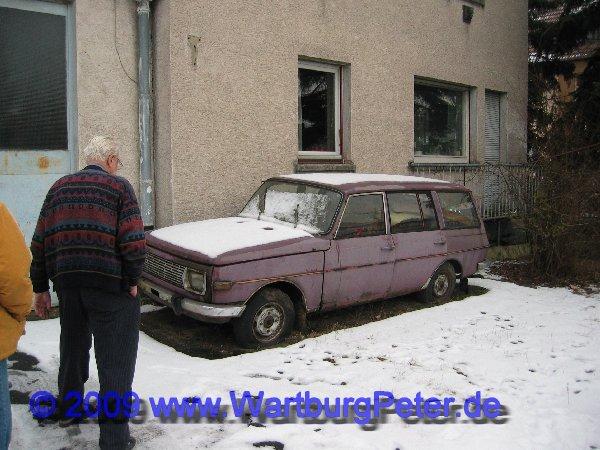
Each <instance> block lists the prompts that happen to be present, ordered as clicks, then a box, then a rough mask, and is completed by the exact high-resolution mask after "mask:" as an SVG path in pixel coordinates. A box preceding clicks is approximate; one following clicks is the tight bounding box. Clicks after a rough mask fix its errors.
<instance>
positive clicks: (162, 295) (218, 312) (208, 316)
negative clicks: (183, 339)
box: [138, 279, 246, 323]
mask: <svg viewBox="0 0 600 450" xmlns="http://www.w3.org/2000/svg"><path fill="white" fill-rule="evenodd" d="M138 287H139V289H140V290H141V291H142V293H143V294H144V295H145V296H147V297H148V298H150V299H152V300H154V301H155V302H158V303H160V304H162V305H165V306H169V307H170V308H172V309H173V311H174V312H175V314H177V315H180V314H184V315H186V316H189V317H192V318H193V319H197V320H200V321H202V322H210V323H225V322H229V321H230V320H231V319H234V318H236V317H239V316H241V315H242V313H243V312H244V309H246V305H241V304H233V305H214V304H211V303H202V302H198V301H196V300H192V299H189V298H185V297H182V296H180V295H178V294H175V293H173V292H169V291H168V290H166V289H165V288H163V287H161V286H158V285H157V284H155V283H152V282H150V281H148V280H145V279H141V280H140V281H139V283H138Z"/></svg>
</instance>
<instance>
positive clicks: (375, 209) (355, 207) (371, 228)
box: [336, 194, 386, 239]
mask: <svg viewBox="0 0 600 450" xmlns="http://www.w3.org/2000/svg"><path fill="white" fill-rule="evenodd" d="M385 233H386V229H385V213H384V208H383V195H381V194H368V195H355V196H351V197H350V198H348V204H347V205H346V209H345V210H344V215H343V217H342V220H341V222H340V226H339V228H338V232H337V235H336V239H348V238H356V237H367V236H379V235H382V234H385Z"/></svg>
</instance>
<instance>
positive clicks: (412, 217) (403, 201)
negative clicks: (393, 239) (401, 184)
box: [387, 192, 423, 233]
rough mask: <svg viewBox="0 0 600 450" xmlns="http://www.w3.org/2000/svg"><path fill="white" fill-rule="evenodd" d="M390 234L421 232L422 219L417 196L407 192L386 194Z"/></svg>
mask: <svg viewBox="0 0 600 450" xmlns="http://www.w3.org/2000/svg"><path fill="white" fill-rule="evenodd" d="M387 197H388V207H389V209H390V224H391V231H392V233H411V232H414V231H423V219H422V218H421V210H420V209H419V202H418V201H417V195H416V194H412V193H408V192H398V193H392V194H388V196H387Z"/></svg>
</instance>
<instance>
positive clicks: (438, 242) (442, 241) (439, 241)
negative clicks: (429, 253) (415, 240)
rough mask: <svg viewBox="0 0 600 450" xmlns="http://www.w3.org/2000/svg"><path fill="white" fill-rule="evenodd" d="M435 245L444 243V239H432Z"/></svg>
mask: <svg viewBox="0 0 600 450" xmlns="http://www.w3.org/2000/svg"><path fill="white" fill-rule="evenodd" d="M433 243H434V244H435V245H444V244H445V243H446V239H438V240H437V241H433Z"/></svg>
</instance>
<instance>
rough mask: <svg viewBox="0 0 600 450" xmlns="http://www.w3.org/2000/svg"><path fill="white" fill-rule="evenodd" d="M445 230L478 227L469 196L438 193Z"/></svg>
mask: <svg viewBox="0 0 600 450" xmlns="http://www.w3.org/2000/svg"><path fill="white" fill-rule="evenodd" d="M438 196H439V198H440V203H441V204H442V213H443V214H444V222H445V224H446V228H472V227H478V226H479V219H478V218H477V211H476V209H475V205H474V204H473V201H472V200H471V196H470V195H469V194H467V193H463V192H438Z"/></svg>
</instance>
